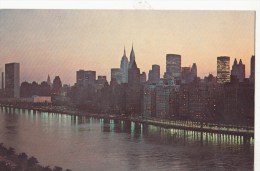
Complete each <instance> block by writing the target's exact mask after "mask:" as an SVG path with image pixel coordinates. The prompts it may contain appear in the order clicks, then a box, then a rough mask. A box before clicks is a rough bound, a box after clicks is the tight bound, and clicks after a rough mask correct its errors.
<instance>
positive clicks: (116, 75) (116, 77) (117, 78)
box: [111, 68, 122, 84]
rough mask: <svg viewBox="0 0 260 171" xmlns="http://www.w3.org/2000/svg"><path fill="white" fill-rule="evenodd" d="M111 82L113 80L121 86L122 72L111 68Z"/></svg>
mask: <svg viewBox="0 0 260 171" xmlns="http://www.w3.org/2000/svg"><path fill="white" fill-rule="evenodd" d="M111 80H115V81H116V82H117V84H121V80H122V72H121V69H120V68H111Z"/></svg>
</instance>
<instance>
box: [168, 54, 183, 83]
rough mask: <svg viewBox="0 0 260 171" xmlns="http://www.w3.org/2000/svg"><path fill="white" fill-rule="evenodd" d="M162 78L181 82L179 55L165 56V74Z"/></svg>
mask: <svg viewBox="0 0 260 171" xmlns="http://www.w3.org/2000/svg"><path fill="white" fill-rule="evenodd" d="M164 78H166V79H173V80H175V81H177V80H181V55H177V54H167V55H166V72H165V73H164Z"/></svg>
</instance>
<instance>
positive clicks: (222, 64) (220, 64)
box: [217, 56, 230, 84]
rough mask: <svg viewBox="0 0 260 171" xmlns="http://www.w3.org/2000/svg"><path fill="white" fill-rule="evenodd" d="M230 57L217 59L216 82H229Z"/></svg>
mask: <svg viewBox="0 0 260 171" xmlns="http://www.w3.org/2000/svg"><path fill="white" fill-rule="evenodd" d="M229 63H230V57H228V56H220V57H217V82H218V83H220V84H224V83H226V82H230V66H229Z"/></svg>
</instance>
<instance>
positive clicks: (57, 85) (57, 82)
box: [52, 76, 62, 95]
mask: <svg viewBox="0 0 260 171" xmlns="http://www.w3.org/2000/svg"><path fill="white" fill-rule="evenodd" d="M61 89H62V83H61V79H60V77H59V76H56V77H55V78H54V80H53V88H52V93H53V95H60V94H61Z"/></svg>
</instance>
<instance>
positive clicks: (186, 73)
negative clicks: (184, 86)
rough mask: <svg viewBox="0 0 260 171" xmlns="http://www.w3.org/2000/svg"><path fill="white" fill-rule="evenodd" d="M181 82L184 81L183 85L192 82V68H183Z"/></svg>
mask: <svg viewBox="0 0 260 171" xmlns="http://www.w3.org/2000/svg"><path fill="white" fill-rule="evenodd" d="M181 80H182V83H189V82H191V68H190V67H182V68H181Z"/></svg>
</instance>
